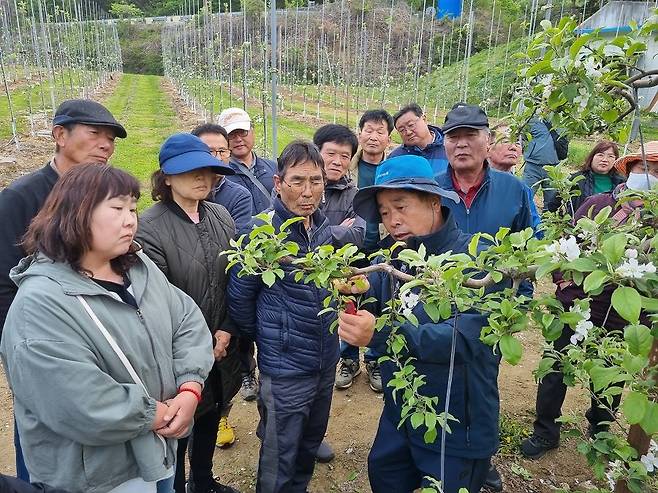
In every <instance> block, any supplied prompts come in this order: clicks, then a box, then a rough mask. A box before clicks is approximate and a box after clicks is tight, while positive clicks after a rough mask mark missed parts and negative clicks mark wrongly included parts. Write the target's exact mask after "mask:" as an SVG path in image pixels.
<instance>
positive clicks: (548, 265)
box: [535, 261, 560, 281]
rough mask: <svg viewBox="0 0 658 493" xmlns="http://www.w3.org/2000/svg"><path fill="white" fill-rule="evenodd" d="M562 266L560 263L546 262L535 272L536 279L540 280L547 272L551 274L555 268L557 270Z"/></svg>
mask: <svg viewBox="0 0 658 493" xmlns="http://www.w3.org/2000/svg"><path fill="white" fill-rule="evenodd" d="M559 268H560V264H556V263H555V262H552V261H551V262H544V263H543V264H541V265H540V266H539V267H538V268H537V272H535V279H537V280H538V281H539V280H540V279H541V278H543V277H544V276H545V275H546V274H550V273H551V272H553V271H554V270H557V269H559Z"/></svg>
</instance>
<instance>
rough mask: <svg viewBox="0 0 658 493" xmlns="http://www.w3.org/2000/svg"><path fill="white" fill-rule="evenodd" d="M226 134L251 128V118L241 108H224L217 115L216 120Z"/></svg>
mask: <svg viewBox="0 0 658 493" xmlns="http://www.w3.org/2000/svg"><path fill="white" fill-rule="evenodd" d="M217 123H219V124H220V125H221V126H222V127H224V130H226V133H229V134H230V133H231V132H233V130H249V129H250V128H251V118H249V115H248V114H247V112H246V111H245V110H243V109H242V108H226V109H225V110H224V111H222V112H221V113H220V114H219V118H218V119H217Z"/></svg>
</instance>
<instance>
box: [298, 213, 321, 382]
mask: <svg viewBox="0 0 658 493" xmlns="http://www.w3.org/2000/svg"><path fill="white" fill-rule="evenodd" d="M301 227H302V228H303V230H304V233H305V236H306V241H307V243H308V251H309V252H310V251H311V240H312V239H313V235H312V234H309V233H308V231H306V228H304V226H303V225H302V226H301ZM313 296H314V297H315V305H316V306H321V305H320V298H319V296H318V288H316V287H315V286H313ZM323 356H324V323H323V322H322V317H320V371H322V368H323V365H322V362H323V360H324V358H323Z"/></svg>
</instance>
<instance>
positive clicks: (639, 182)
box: [626, 173, 658, 190]
mask: <svg viewBox="0 0 658 493" xmlns="http://www.w3.org/2000/svg"><path fill="white" fill-rule="evenodd" d="M647 176H648V177H649V181H648V182H647ZM657 185H658V178H656V177H655V176H653V175H647V174H646V173H630V174H629V175H628V180H626V186H627V187H628V188H629V189H631V190H651V189H652V188H656V186H657Z"/></svg>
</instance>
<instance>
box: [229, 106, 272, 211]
mask: <svg viewBox="0 0 658 493" xmlns="http://www.w3.org/2000/svg"><path fill="white" fill-rule="evenodd" d="M217 121H218V123H219V125H221V126H222V127H224V130H226V133H227V134H228V147H229V150H230V151H231V159H230V161H229V165H230V166H231V168H233V170H234V171H235V175H232V176H228V177H227V178H228V179H229V180H232V181H234V182H236V183H238V184H239V185H242V186H243V187H245V188H246V189H247V190H249V192H250V193H251V200H252V209H253V213H254V214H258V213H260V212H263V211H264V210H265V209H268V208H269V207H270V206H271V205H272V204H271V195H272V188H273V187H274V182H273V177H274V173H276V163H275V162H274V161H272V160H271V159H265V158H263V157H260V156H258V155H256V153H255V152H254V143H255V141H256V136H255V134H254V128H253V127H252V126H251V118H249V115H248V114H247V112H246V111H244V110H242V109H240V108H227V109H225V110H224V111H222V112H221V113H220V114H219V118H218V119H217Z"/></svg>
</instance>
